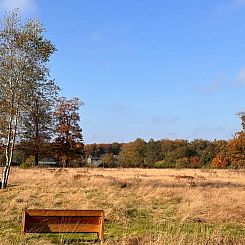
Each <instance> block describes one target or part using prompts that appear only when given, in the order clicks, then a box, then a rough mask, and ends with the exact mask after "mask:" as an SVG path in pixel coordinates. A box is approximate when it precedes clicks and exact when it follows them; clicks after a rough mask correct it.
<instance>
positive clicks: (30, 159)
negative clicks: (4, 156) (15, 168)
mask: <svg viewBox="0 0 245 245" xmlns="http://www.w3.org/2000/svg"><path fill="white" fill-rule="evenodd" d="M34 162H35V157H34V156H29V157H28V158H27V159H26V161H25V162H24V163H22V164H21V165H20V167H21V168H30V167H32V166H33V165H34Z"/></svg>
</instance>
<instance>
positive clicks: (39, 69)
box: [0, 11, 55, 188]
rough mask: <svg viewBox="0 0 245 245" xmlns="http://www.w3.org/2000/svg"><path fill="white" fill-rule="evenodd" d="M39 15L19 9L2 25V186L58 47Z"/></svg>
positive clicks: (0, 84) (0, 72)
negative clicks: (23, 125)
mask: <svg viewBox="0 0 245 245" xmlns="http://www.w3.org/2000/svg"><path fill="white" fill-rule="evenodd" d="M44 31H45V30H44V28H43V26H42V25H41V24H40V22H39V21H38V20H36V19H34V20H28V21H26V22H25V23H23V22H22V21H21V18H20V16H19V14H18V12H17V11H14V12H13V13H11V14H9V15H6V16H5V17H4V19H3V20H2V21H1V27H0V124H1V125H0V126H1V132H0V135H1V138H2V141H3V143H4V147H5V164H4V167H3V174H2V184H1V188H6V187H7V182H8V177H9V173H10V167H11V163H12V160H13V152H14V148H15V142H16V138H17V133H18V130H19V126H20V122H21V121H22V119H23V116H24V112H28V111H30V105H31V101H32V99H33V95H34V94H35V92H36V91H38V90H40V88H41V87H42V86H44V84H46V83H45V80H46V78H47V76H48V68H47V62H48V61H49V58H50V55H51V54H52V53H53V52H54V51H55V48H54V46H53V45H52V43H51V42H50V41H49V40H47V39H46V38H45V37H44V35H43V34H44Z"/></svg>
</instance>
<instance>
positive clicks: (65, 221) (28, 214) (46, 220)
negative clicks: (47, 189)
mask: <svg viewBox="0 0 245 245" xmlns="http://www.w3.org/2000/svg"><path fill="white" fill-rule="evenodd" d="M73 232H77V233H80V232H82V233H83V232H87V233H97V235H98V236H99V238H100V239H101V240H103V239H104V211H103V210H47V209H28V210H23V211H22V236H24V234H25V233H73Z"/></svg>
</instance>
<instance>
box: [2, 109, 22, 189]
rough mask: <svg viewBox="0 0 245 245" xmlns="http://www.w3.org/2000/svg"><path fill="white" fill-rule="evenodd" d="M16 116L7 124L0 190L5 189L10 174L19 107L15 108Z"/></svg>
mask: <svg viewBox="0 0 245 245" xmlns="http://www.w3.org/2000/svg"><path fill="white" fill-rule="evenodd" d="M16 110H17V114H16V115H15V120H14V116H11V119H10V123H9V132H8V141H7V145H6V152H5V153H6V164H5V166H4V168H3V174H2V185H1V189H6V188H7V184H8V178H9V173H10V167H11V163H12V159H13V153H14V146H15V140H16V132H17V123H18V116H19V113H18V110H19V105H18V106H17V108H16ZM13 120H14V128H13V125H12V124H13Z"/></svg>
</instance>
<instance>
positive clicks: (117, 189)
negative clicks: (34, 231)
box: [0, 168, 245, 245]
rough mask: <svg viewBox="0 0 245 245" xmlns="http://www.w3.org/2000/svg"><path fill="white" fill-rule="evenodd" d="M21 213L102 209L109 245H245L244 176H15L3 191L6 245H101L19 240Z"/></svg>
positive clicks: (97, 172) (104, 172)
mask: <svg viewBox="0 0 245 245" xmlns="http://www.w3.org/2000/svg"><path fill="white" fill-rule="evenodd" d="M188 176H189V177H188ZM24 208H53V209H103V210H105V215H106V225H105V237H106V241H105V244H108V245H109V244H125V245H136V244H145V245H146V244H147V245H150V244H245V172H244V171H241V170H240V171H234V170H190V169H183V170H172V169H171V170H170V169H164V170H157V169H95V168H94V169H91V168H90V169H86V168H80V169H79V168H78V169H69V168H67V169H66V168H65V169H61V168H53V169H50V168H49V169H45V168H43V169H38V168H37V169H26V170H25V169H19V168H12V170H11V175H10V181H9V186H8V188H7V189H5V190H0V215H1V216H0V217H1V218H0V244H1V245H8V244H40V245H41V244H42V245H46V244H99V243H98V242H97V241H96V236H95V235H84V234H58V235H26V237H25V239H24V240H21V236H20V224H19V223H18V220H17V217H18V215H19V214H20V213H21V210H22V209H24Z"/></svg>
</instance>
